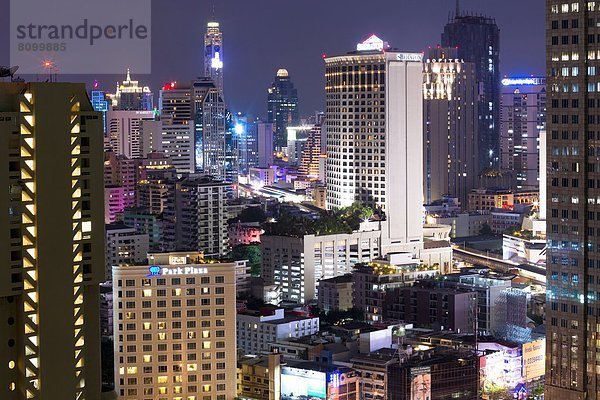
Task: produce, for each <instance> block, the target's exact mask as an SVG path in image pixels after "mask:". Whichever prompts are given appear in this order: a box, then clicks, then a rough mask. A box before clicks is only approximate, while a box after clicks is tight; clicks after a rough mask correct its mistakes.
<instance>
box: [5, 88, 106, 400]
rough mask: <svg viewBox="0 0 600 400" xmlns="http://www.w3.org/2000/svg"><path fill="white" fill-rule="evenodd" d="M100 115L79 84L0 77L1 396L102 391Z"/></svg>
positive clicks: (95, 395) (86, 395) (94, 395)
mask: <svg viewBox="0 0 600 400" xmlns="http://www.w3.org/2000/svg"><path fill="white" fill-rule="evenodd" d="M102 136H103V135H102V116H101V114H100V113H99V112H96V111H94V110H93V108H92V105H91V103H90V100H89V99H88V95H87V93H86V90H85V86H84V85H83V84H73V83H0V152H1V154H0V160H1V161H0V162H1V163H2V164H3V167H2V173H0V185H2V187H3V188H4V190H3V192H2V193H3V194H2V196H1V197H0V207H1V208H2V210H4V215H3V217H2V218H0V232H2V239H1V240H0V257H1V259H2V266H1V267H0V274H1V277H0V320H1V321H2V324H3V325H2V327H1V328H0V343H2V345H3V347H2V351H1V352H0V365H2V367H0V398H1V399H18V400H21V399H81V400H83V399H88V400H96V399H99V398H100V392H101V377H100V310H99V307H100V300H99V289H100V287H99V284H100V283H101V282H103V281H104V280H105V277H104V221H103V194H102V192H103V173H102V162H103V155H102V140H103V138H102Z"/></svg>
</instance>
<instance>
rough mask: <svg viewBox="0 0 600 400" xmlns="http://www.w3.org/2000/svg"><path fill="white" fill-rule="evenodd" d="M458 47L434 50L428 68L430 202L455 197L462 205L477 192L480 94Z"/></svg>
mask: <svg viewBox="0 0 600 400" xmlns="http://www.w3.org/2000/svg"><path fill="white" fill-rule="evenodd" d="M457 52H458V51H457V49H455V48H439V47H438V48H433V49H429V52H428V53H429V54H428V58H427V61H426V62H425V64H424V70H423V73H424V88H423V89H424V90H423V95H424V96H425V97H424V99H425V103H424V111H423V112H424V114H425V119H424V122H425V125H424V128H423V131H424V132H423V133H424V135H425V136H424V138H423V143H424V151H425V153H424V155H423V158H424V168H425V170H424V174H425V182H424V185H425V202H426V203H428V204H430V203H431V202H432V201H435V200H439V199H441V198H442V197H443V196H444V195H450V196H452V197H456V198H458V199H459V200H460V202H461V204H462V205H463V206H466V205H467V203H468V196H469V193H470V192H471V190H472V189H475V188H476V187H477V175H478V174H479V158H478V157H477V145H478V134H479V129H478V128H479V121H478V118H477V115H478V114H477V100H478V98H479V91H478V85H477V80H476V79H475V71H474V65H473V63H467V62H464V61H463V60H461V59H459V58H458V54H457Z"/></svg>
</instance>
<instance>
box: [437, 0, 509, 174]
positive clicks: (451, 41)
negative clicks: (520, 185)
mask: <svg viewBox="0 0 600 400" xmlns="http://www.w3.org/2000/svg"><path fill="white" fill-rule="evenodd" d="M442 47H457V48H458V57H459V58H460V59H461V60H463V61H465V62H467V63H473V64H475V76H476V78H477V81H478V82H479V87H480V96H479V101H478V114H479V168H480V169H487V168H490V167H497V165H498V160H499V149H500V146H499V138H500V68H499V67H500V66H499V64H500V30H499V29H498V26H497V25H496V21H495V20H494V19H493V18H490V17H485V16H476V15H466V14H464V13H463V12H461V10H460V4H459V2H457V3H456V15H455V16H454V18H453V19H452V20H451V21H449V22H448V23H447V24H446V26H445V27H444V33H442Z"/></svg>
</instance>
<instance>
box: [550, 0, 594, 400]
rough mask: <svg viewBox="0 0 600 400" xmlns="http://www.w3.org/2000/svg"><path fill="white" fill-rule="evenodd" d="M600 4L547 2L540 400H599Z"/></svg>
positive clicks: (557, 0)
mask: <svg viewBox="0 0 600 400" xmlns="http://www.w3.org/2000/svg"><path fill="white" fill-rule="evenodd" d="M599 21H600V3H599V2H594V1H588V2H584V1H577V2H568V3H566V2H562V1H559V0H546V23H547V26H546V46H547V47H546V69H547V81H546V83H547V87H548V104H547V106H548V120H547V130H548V132H547V141H548V145H547V159H548V161H547V171H548V178H547V190H548V191H547V197H548V200H547V204H548V209H547V215H546V217H547V228H548V229H547V237H548V242H547V243H548V252H547V264H546V277H547V287H546V380H545V383H546V398H547V399H564V400H573V399H577V400H579V399H581V400H583V399H589V400H592V399H594V400H595V399H599V398H600V396H599V393H600V367H599V365H600V360H599V359H598V358H597V354H598V351H599V349H600V346H599V345H598V339H599V338H600V336H599V335H600V304H599V302H598V301H599V300H600V298H599V297H598V293H600V252H599V251H600V239H599V237H598V231H599V230H600V219H599V218H598V217H599V216H600V188H599V186H598V179H599V178H600V176H599V175H598V174H599V172H600V169H599V167H600V164H599V161H598V160H599V159H598V155H599V154H600V153H599V150H598V149H599V148H600V130H598V125H597V124H598V123H599V122H600V107H599V106H600V93H599V92H598V89H599V88H600V78H599V77H598V73H599V72H600V61H599V60H600V43H598V42H597V41H596V40H595V39H596V35H592V33H593V32H597V29H598V28H597V27H596V26H597V25H596V24H597V22H599Z"/></svg>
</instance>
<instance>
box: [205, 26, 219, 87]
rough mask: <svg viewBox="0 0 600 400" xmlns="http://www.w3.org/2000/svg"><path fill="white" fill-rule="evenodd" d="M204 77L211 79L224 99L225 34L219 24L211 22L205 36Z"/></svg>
mask: <svg viewBox="0 0 600 400" xmlns="http://www.w3.org/2000/svg"><path fill="white" fill-rule="evenodd" d="M204 76H205V77H207V78H211V79H212V80H213V82H214V83H215V86H216V87H217V89H218V90H219V93H220V94H221V97H223V34H222V33H221V30H220V29H219V23H218V22H209V23H208V25H207V27H206V34H205V35H204Z"/></svg>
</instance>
